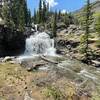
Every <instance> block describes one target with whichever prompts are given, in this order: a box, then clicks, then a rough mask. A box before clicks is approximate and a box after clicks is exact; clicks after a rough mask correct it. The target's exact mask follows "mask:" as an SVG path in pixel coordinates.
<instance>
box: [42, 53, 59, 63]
mask: <svg viewBox="0 0 100 100" xmlns="http://www.w3.org/2000/svg"><path fill="white" fill-rule="evenodd" d="M40 58H41V59H42V60H44V61H46V62H49V63H53V64H58V62H55V61H52V60H50V59H47V58H46V57H45V56H43V55H42V56H40Z"/></svg>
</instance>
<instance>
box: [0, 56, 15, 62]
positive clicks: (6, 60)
mask: <svg viewBox="0 0 100 100" xmlns="http://www.w3.org/2000/svg"><path fill="white" fill-rule="evenodd" d="M14 58H15V57H10V56H7V57H5V58H4V59H3V60H2V62H9V61H13V60H14Z"/></svg>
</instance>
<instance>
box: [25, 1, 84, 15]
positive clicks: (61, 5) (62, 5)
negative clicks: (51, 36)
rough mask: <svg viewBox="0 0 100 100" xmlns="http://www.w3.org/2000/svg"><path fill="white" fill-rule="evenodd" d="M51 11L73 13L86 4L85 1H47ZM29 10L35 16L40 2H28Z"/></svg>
mask: <svg viewBox="0 0 100 100" xmlns="http://www.w3.org/2000/svg"><path fill="white" fill-rule="evenodd" d="M46 1H47V2H48V3H49V5H50V9H51V10H61V11H62V13H64V12H66V11H67V12H72V11H75V10H78V9H80V8H81V7H83V5H84V4H85V0H46ZM27 3H28V8H29V9H30V10H31V13H32V15H33V14H34V8H35V9H37V8H38V4H39V0H27Z"/></svg>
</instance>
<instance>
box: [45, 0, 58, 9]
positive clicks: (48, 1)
mask: <svg viewBox="0 0 100 100" xmlns="http://www.w3.org/2000/svg"><path fill="white" fill-rule="evenodd" d="M46 2H47V3H49V7H50V8H51V7H54V6H56V5H58V2H56V1H55V0H46Z"/></svg>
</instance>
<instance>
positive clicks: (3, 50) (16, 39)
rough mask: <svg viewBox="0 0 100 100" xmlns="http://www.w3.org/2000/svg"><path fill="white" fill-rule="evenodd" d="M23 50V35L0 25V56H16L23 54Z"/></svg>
mask: <svg viewBox="0 0 100 100" xmlns="http://www.w3.org/2000/svg"><path fill="white" fill-rule="evenodd" d="M24 50H25V37H24V34H23V33H22V32H20V31H17V30H12V29H10V28H8V27H5V26H4V25H0V56H11V55H18V54H21V53H23V52H24Z"/></svg>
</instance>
